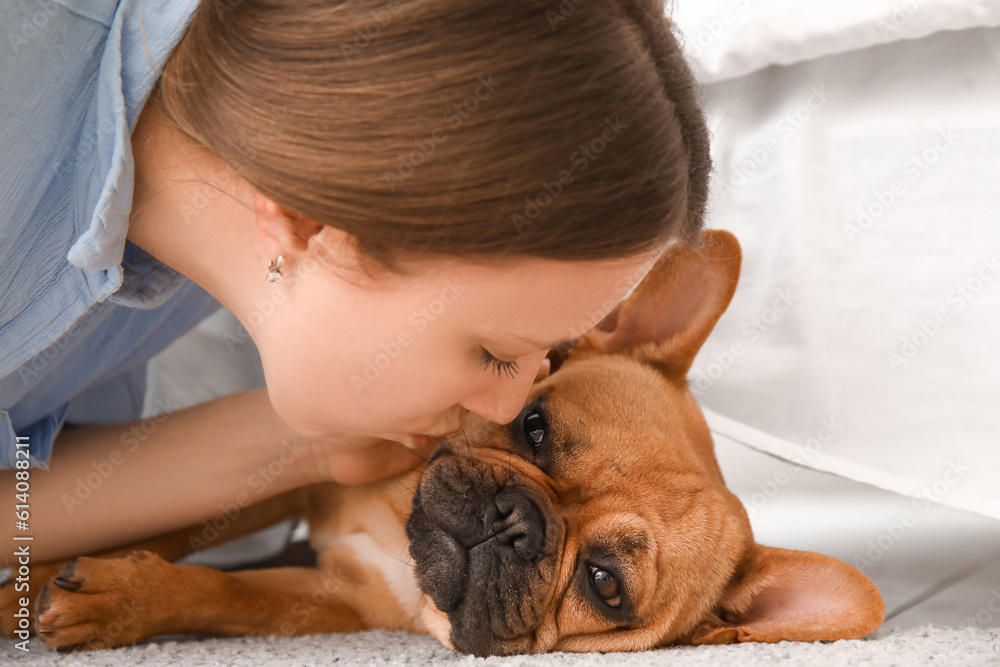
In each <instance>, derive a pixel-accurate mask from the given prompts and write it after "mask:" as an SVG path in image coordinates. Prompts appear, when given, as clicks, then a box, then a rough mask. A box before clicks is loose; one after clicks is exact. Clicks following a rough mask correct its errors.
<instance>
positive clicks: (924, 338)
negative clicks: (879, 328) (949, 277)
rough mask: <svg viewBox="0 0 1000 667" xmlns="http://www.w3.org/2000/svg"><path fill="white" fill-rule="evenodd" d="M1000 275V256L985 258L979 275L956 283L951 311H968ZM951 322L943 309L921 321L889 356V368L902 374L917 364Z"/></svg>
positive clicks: (951, 291) (949, 294)
mask: <svg viewBox="0 0 1000 667" xmlns="http://www.w3.org/2000/svg"><path fill="white" fill-rule="evenodd" d="M998 273H1000V263H998V262H997V257H996V255H990V256H989V257H983V258H982V260H981V262H980V264H979V266H978V267H977V269H976V271H975V273H974V274H973V275H971V276H969V277H968V278H966V279H965V280H963V281H962V282H960V283H958V284H956V285H955V288H954V289H952V290H950V291H949V292H948V296H947V301H948V303H949V304H952V305H953V308H951V309H950V310H951V311H957V310H961V309H962V308H964V307H965V305H966V304H967V303H969V302H970V301H972V299H974V298H975V297H976V295H977V294H978V293H979V292H980V290H982V289H983V287H984V286H985V285H986V283H988V282H989V281H991V280H992V279H993V277H994V276H996V275H997V274H998ZM949 319H951V312H950V311H949V309H948V308H939V309H937V310H936V311H934V315H933V316H932V317H928V318H927V319H923V320H920V321H919V322H917V328H916V329H915V330H914V331H913V332H912V333H910V334H908V335H906V336H903V338H902V339H901V340H900V346H899V347H898V348H896V349H895V350H890V351H889V352H887V353H886V361H887V362H888V363H889V368H891V369H892V370H894V371H898V370H899V369H900V368H901V367H903V366H906V365H907V364H909V363H910V362H911V361H913V359H914V358H916V356H917V354H918V353H919V352H920V351H921V350H923V349H924V348H925V347H927V345H928V344H929V343H930V342H931V340H933V339H934V337H935V336H937V335H938V333H940V332H941V329H942V327H943V326H944V325H945V324H946V323H947V322H948V320H949Z"/></svg>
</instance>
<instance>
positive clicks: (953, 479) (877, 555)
mask: <svg viewBox="0 0 1000 667" xmlns="http://www.w3.org/2000/svg"><path fill="white" fill-rule="evenodd" d="M970 470H972V467H971V466H969V465H966V464H965V463H963V462H962V460H961V459H955V460H952V459H949V460H948V468H947V469H946V470H945V471H944V473H943V474H942V475H941V477H939V478H938V479H936V480H934V481H933V482H931V483H929V484H927V485H925V486H924V487H923V488H922V489H921V490H920V491H919V492H917V493H916V494H915V497H914V498H913V501H912V502H913V507H914V508H915V510H916V511H915V512H903V513H902V514H900V515H899V517H898V518H897V520H896V521H890V522H889V523H885V524H882V528H883V529H884V530H883V531H882V532H881V533H879V535H877V536H876V537H874V538H872V539H870V540H868V542H867V543H866V545H865V546H866V547H867V549H866V550H865V551H864V553H861V554H856V555H855V556H854V558H853V559H852V561H851V564H852V565H854V567H856V568H857V569H859V570H861V571H864V570H865V569H866V568H870V567H872V566H873V565H874V564H875V563H877V562H879V561H880V560H882V558H883V557H885V555H886V554H887V553H889V551H891V550H892V549H893V547H895V546H896V545H897V544H899V543H900V542H901V541H902V540H903V538H904V537H906V532H907V531H908V530H909V529H910V528H912V527H913V526H915V525H916V524H917V521H918V520H919V519H920V517H921V516H923V515H924V514H927V512H928V511H930V509H931V507H932V506H933V504H934V503H938V502H941V500H942V499H943V498H944V497H945V496H946V495H947V494H948V492H949V491H951V488H952V487H953V486H954V485H955V484H958V482H960V481H961V480H962V478H963V477H965V475H966V473H968V472H969V471H970Z"/></svg>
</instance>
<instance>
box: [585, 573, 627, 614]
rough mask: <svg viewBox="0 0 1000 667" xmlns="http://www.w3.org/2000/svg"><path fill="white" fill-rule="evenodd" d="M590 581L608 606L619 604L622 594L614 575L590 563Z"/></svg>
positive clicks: (618, 605)
mask: <svg viewBox="0 0 1000 667" xmlns="http://www.w3.org/2000/svg"><path fill="white" fill-rule="evenodd" d="M590 581H591V582H592V583H593V584H594V590H596V591H597V594H598V595H599V596H600V597H601V599H602V600H604V602H605V603H606V604H607V605H608V606H609V607H615V608H617V607H620V606H621V603H622V596H621V593H620V592H619V591H618V579H617V578H615V575H613V574H611V573H610V572H608V571H607V570H602V569H601V568H599V567H596V566H594V565H591V566H590Z"/></svg>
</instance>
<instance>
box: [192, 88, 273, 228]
mask: <svg viewBox="0 0 1000 667" xmlns="http://www.w3.org/2000/svg"><path fill="white" fill-rule="evenodd" d="M291 119H292V115H291V112H289V111H288V109H287V107H281V108H279V109H277V110H276V112H275V114H274V115H273V116H271V117H270V118H269V119H268V121H267V126H266V127H262V128H261V129H260V130H258V131H257V132H256V133H255V134H254V135H253V136H249V137H243V138H242V139H241V140H240V141H239V143H237V144H236V152H237V153H238V155H239V157H240V158H241V159H244V160H247V161H253V160H255V159H256V158H257V153H258V152H259V151H260V150H261V149H263V148H264V147H265V146H267V145H268V144H269V143H271V142H272V141H274V138H275V137H277V136H278V135H279V134H280V133H281V132H282V131H283V130H284V129H285V128H286V127H288V124H289V123H290V122H291ZM238 180H239V175H238V174H237V173H236V172H235V171H234V170H232V169H226V170H224V172H223V175H222V179H221V180H220V181H219V182H217V183H208V182H202V183H201V184H200V185H199V187H198V188H197V189H196V190H195V192H194V195H193V197H192V198H191V199H190V200H187V201H184V202H182V203H181V205H180V206H179V207H178V208H179V210H180V214H181V217H182V218H183V219H184V221H185V222H190V221H191V220H192V218H194V217H195V216H196V215H197V214H198V213H200V212H202V211H204V210H205V209H206V208H207V207H208V205H209V204H211V203H212V200H213V199H215V198H216V197H218V196H219V195H220V194H224V193H226V192H228V191H229V190H230V186H232V185H234V184H235V183H236V182H237V181H238Z"/></svg>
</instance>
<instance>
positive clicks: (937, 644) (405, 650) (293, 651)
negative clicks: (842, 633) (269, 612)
mask: <svg viewBox="0 0 1000 667" xmlns="http://www.w3.org/2000/svg"><path fill="white" fill-rule="evenodd" d="M29 649H30V651H29V652H28V653H24V652H23V651H20V650H18V649H16V648H15V647H14V643H13V642H12V641H8V640H3V641H2V643H0V664H3V665H15V664H17V665H20V664H23V665H112V666H117V665H198V666H201V665H267V666H270V665H274V666H275V667H278V666H280V667H288V666H291V665H331V664H347V665H426V664H431V663H448V664H455V665H472V664H482V665H511V666H513V665H518V666H520V665H524V666H526V667H532V666H533V665H570V666H580V667H583V666H590V665H616V666H617V665H626V666H630V667H631V666H639V665H670V666H671V667H675V666H677V667H687V666H692V667H693V666H712V667H715V666H717V665H740V666H743V665H749V666H754V665H761V666H767V667H773V665H775V664H783V665H824V666H825V665H834V666H836V665H871V666H881V665H899V666H900V667H911V666H918V665H935V666H939V665H948V666H962V667H965V666H970V667H971V666H977V665H1000V630H997V629H992V630H989V629H981V628H958V629H952V628H937V627H932V626H926V627H920V628H905V629H898V628H896V629H889V630H880V631H879V632H877V633H875V635H873V636H872V637H871V638H869V639H866V640H855V641H838V642H829V643H811V644H803V643H796V642H781V643H779V644H741V645H737V646H699V647H680V648H669V649H661V650H658V651H648V652H645V653H613V654H612V653H607V654H594V653H591V654H572V653H549V654H546V655H536V656H513V657H507V658H485V659H483V658H476V657H473V656H469V655H462V654H459V653H452V652H450V651H448V650H446V649H445V648H443V647H442V646H441V645H440V644H439V643H438V642H436V641H435V640H433V639H431V638H430V637H421V636H415V635H409V634H405V633H400V632H385V631H382V630H376V631H372V632H361V633H356V634H343V635H312V636H309V637H263V638H259V637H252V638H251V637H241V638H235V639H218V638H210V639H197V638H188V637H172V638H158V639H156V640H153V641H150V642H146V643H144V644H141V645H139V646H130V647H126V648H120V649H115V650H112V651H92V652H86V653H72V654H66V655H61V654H58V653H56V652H55V651H53V650H51V649H48V648H46V647H45V646H44V645H42V644H41V643H40V642H39V641H38V640H37V639H34V638H33V639H31V641H30V642H29Z"/></svg>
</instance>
